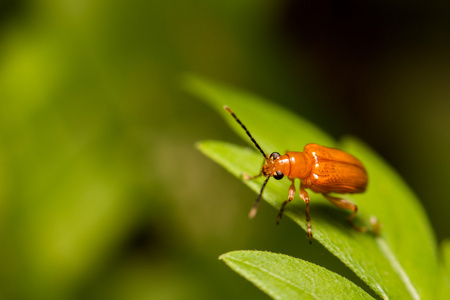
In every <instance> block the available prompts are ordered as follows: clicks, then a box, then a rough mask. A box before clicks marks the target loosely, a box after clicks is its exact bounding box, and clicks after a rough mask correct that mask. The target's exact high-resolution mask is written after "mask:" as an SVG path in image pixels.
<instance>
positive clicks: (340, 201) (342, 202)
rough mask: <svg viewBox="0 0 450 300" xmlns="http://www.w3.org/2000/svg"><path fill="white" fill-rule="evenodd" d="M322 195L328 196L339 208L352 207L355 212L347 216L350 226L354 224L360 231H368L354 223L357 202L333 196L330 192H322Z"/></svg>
mask: <svg viewBox="0 0 450 300" xmlns="http://www.w3.org/2000/svg"><path fill="white" fill-rule="evenodd" d="M322 195H324V196H325V198H327V199H328V200H329V201H330V202H331V203H333V204H334V205H336V206H337V207H339V208H343V209H351V210H352V211H353V212H352V214H351V215H350V216H348V217H347V223H349V224H350V226H352V227H353V228H354V229H356V230H357V231H359V232H365V231H367V228H365V227H359V226H357V225H355V224H354V223H353V219H354V218H355V216H356V213H357V212H358V206H356V204H353V203H351V202H350V201H348V200H345V199H341V198H336V197H332V196H330V195H328V194H322Z"/></svg>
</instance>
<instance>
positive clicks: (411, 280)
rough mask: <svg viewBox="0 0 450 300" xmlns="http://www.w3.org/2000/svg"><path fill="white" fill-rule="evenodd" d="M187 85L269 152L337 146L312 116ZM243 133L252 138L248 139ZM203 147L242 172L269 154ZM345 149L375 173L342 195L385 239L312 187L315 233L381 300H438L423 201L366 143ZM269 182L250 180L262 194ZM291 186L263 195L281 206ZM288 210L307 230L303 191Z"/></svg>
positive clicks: (201, 84)
mask: <svg viewBox="0 0 450 300" xmlns="http://www.w3.org/2000/svg"><path fill="white" fill-rule="evenodd" d="M188 86H189V89H190V90H191V91H193V92H194V93H196V94H197V95H199V96H200V97H202V98H204V99H206V102H207V103H209V104H210V105H212V106H213V107H214V108H215V109H218V110H222V106H223V105H224V104H226V105H229V106H230V108H231V109H233V111H234V112H235V113H236V114H237V116H238V117H239V118H240V119H241V120H242V122H243V123H244V124H245V125H246V126H247V128H249V130H250V131H251V132H252V134H254V136H255V139H256V140H257V141H258V143H260V145H261V146H262V147H263V149H264V150H265V151H267V153H270V151H272V150H278V151H284V150H291V151H292V150H294V151H295V150H297V151H301V149H302V148H303V146H304V145H305V144H306V143H308V142H316V143H320V144H324V145H327V146H330V145H331V146H338V145H337V144H336V143H333V142H332V141H331V140H330V139H329V137H328V136H327V135H326V134H323V133H321V132H320V130H319V129H317V128H316V127H314V126H313V125H311V124H309V123H308V122H307V121H305V120H302V119H300V118H298V117H294V116H293V115H292V114H291V113H288V112H286V111H285V110H282V109H278V108H275V107H274V106H273V105H268V104H267V103H266V102H264V101H259V100H258V98H257V97H255V96H252V95H248V94H246V93H242V92H238V91H235V90H231V89H229V88H225V87H223V86H221V85H217V84H215V83H212V82H209V81H205V80H202V79H199V78H191V79H190V80H189V81H188ZM223 115H224V116H225V117H226V118H227V119H228V122H232V123H233V122H234V120H233V119H232V118H231V117H230V116H229V115H227V114H226V113H225V112H224V113H223ZM271 120H273V121H271ZM233 124H234V123H233ZM236 125H237V124H234V125H233V128H234V129H235V130H238V132H240V135H241V136H242V134H245V133H244V132H243V130H242V129H241V128H239V127H237V126H236ZM311 133H313V134H311ZM244 138H245V140H246V141H248V142H250V141H249V139H248V137H246V136H244ZM271 145H273V146H271ZM198 147H199V149H200V150H201V151H202V152H203V153H204V154H206V155H207V156H209V157H210V158H212V159H213V160H215V161H216V162H218V163H219V164H221V165H222V166H224V167H225V168H226V169H228V170H229V171H230V172H231V173H233V174H234V175H235V176H237V177H242V176H241V175H242V174H243V173H247V174H256V173H258V172H259V167H260V165H261V161H262V157H261V154H260V153H258V152H255V151H249V149H246V148H242V147H238V146H234V145H230V144H227V143H223V142H214V141H207V142H201V143H199V144H198ZM269 147H270V148H269ZM268 148H269V151H268V150H267V149H268ZM341 148H343V149H344V150H346V151H348V152H349V153H352V154H354V155H355V156H356V157H358V158H359V159H360V160H361V161H362V162H363V163H364V165H365V166H366V168H367V171H368V174H369V188H368V190H367V192H365V193H364V194H359V195H356V194H355V195H352V196H351V197H349V196H348V195H343V196H342V197H343V198H346V199H349V200H350V201H352V202H355V203H356V204H358V208H359V213H358V216H357V218H356V222H357V223H364V224H365V225H366V226H367V225H368V220H369V219H370V217H371V216H372V215H375V216H376V217H377V218H378V219H379V220H380V222H381V224H382V226H383V230H382V233H381V235H380V236H379V237H374V236H373V235H371V234H361V233H358V232H356V231H355V230H353V229H352V228H351V227H349V226H347V224H346V223H345V222H344V218H345V212H343V211H342V210H340V209H337V208H335V207H333V206H332V205H331V204H330V203H329V202H328V201H327V200H326V199H325V198H324V197H323V196H321V195H319V194H315V193H310V198H311V224H312V228H313V234H314V238H315V239H316V240H317V241H319V242H320V243H321V244H323V245H324V246H325V247H326V248H327V249H328V250H329V251H330V252H331V253H333V254H334V255H335V256H337V257H338V258H339V259H340V260H341V261H342V262H344V263H345V264H346V265H347V266H348V267H349V268H351V269H352V270H353V271H354V272H355V273H356V274H357V275H358V276H359V277H360V278H361V279H362V280H363V281H364V282H366V283H367V284H368V285H369V286H370V287H371V288H372V289H373V290H374V291H375V292H376V293H377V294H379V295H380V296H381V297H382V298H402V299H408V298H413V299H419V298H424V299H434V298H435V293H436V286H435V284H436V283H437V282H438V274H439V272H438V271H439V269H438V265H437V255H436V249H435V239H434V235H433V232H432V230H431V227H430V225H429V222H428V220H427V218H426V216H425V214H424V212H423V209H422V208H421V206H420V204H419V202H418V200H417V199H416V197H415V196H414V194H413V193H412V192H411V190H410V189H409V188H408V187H407V185H406V184H405V183H404V182H403V181H402V179H401V178H400V176H399V175H397V174H396V173H395V171H394V170H392V169H391V168H390V167H389V166H388V165H387V164H386V163H385V162H384V161H383V160H381V159H380V158H379V157H378V156H376V155H375V154H374V153H373V152H372V151H370V150H369V149H368V148H367V147H365V146H364V145H363V144H362V143H360V142H358V141H356V140H354V139H350V138H348V139H346V140H345V141H344V143H343V145H342V146H341ZM262 181H263V180H262V179H257V180H254V181H244V183H245V184H247V185H248V186H249V187H250V188H252V189H253V190H254V191H255V192H259V190H260V187H261V184H262ZM288 187H289V182H288V181H287V180H282V181H275V180H272V181H270V182H269V183H268V185H267V187H266V190H265V191H264V199H265V200H266V201H267V202H269V203H270V204H271V205H272V206H274V207H275V208H277V209H278V208H279V207H280V206H281V203H282V202H283V201H284V200H286V199H287V191H288ZM286 215H287V216H289V217H290V218H292V219H293V220H294V221H295V222H296V223H297V224H299V225H300V226H301V227H302V228H303V229H306V222H305V208H304V205H303V203H302V202H301V201H299V200H298V197H296V200H294V201H293V202H292V203H291V204H289V205H288V206H287V207H286ZM274 219H275V214H274ZM306 242H307V240H306V239H305V243H306Z"/></svg>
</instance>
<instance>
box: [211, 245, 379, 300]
mask: <svg viewBox="0 0 450 300" xmlns="http://www.w3.org/2000/svg"><path fill="white" fill-rule="evenodd" d="M219 259H221V260H223V261H224V262H225V263H226V264H227V265H228V266H229V267H230V268H232V269H233V270H235V271H236V272H237V273H239V274H241V275H242V276H243V277H245V278H247V279H248V280H249V281H251V282H253V283H254V284H255V285H256V286H257V287H258V288H260V289H261V290H262V291H264V292H266V293H267V294H268V295H270V296H272V298H274V299H373V298H372V297H371V296H370V295H369V294H367V293H366V292H365V291H363V290H362V289H361V288H360V287H358V286H357V285H355V284H354V283H353V282H351V281H349V280H347V279H345V278H344V277H342V276H340V275H338V274H336V273H333V272H331V271H328V270H327V269H324V268H322V267H319V266H317V265H315V264H312V263H310V262H307V261H304V260H301V259H296V258H293V257H290V256H287V255H282V254H275V253H270V252H263V251H233V252H229V253H226V254H223V255H221V256H220V257H219Z"/></svg>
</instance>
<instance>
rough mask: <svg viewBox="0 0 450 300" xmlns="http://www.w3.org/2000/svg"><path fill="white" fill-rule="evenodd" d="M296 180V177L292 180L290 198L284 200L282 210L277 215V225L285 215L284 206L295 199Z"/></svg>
mask: <svg viewBox="0 0 450 300" xmlns="http://www.w3.org/2000/svg"><path fill="white" fill-rule="evenodd" d="M294 181H295V180H294V179H292V180H291V182H292V183H291V186H290V187H289V198H288V199H287V200H286V201H284V202H283V204H282V205H281V208H280V212H279V213H278V216H277V225H278V224H279V223H280V220H281V217H282V216H283V212H284V207H285V206H286V204H288V203H289V202H291V201H292V200H294V195H295V186H294Z"/></svg>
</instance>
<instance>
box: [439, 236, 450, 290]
mask: <svg viewBox="0 0 450 300" xmlns="http://www.w3.org/2000/svg"><path fill="white" fill-rule="evenodd" d="M441 247H442V258H443V262H442V266H441V270H442V281H441V283H440V284H441V286H440V288H439V296H440V297H439V299H447V298H448V295H450V240H448V239H447V240H444V241H443V242H442V246H441Z"/></svg>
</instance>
